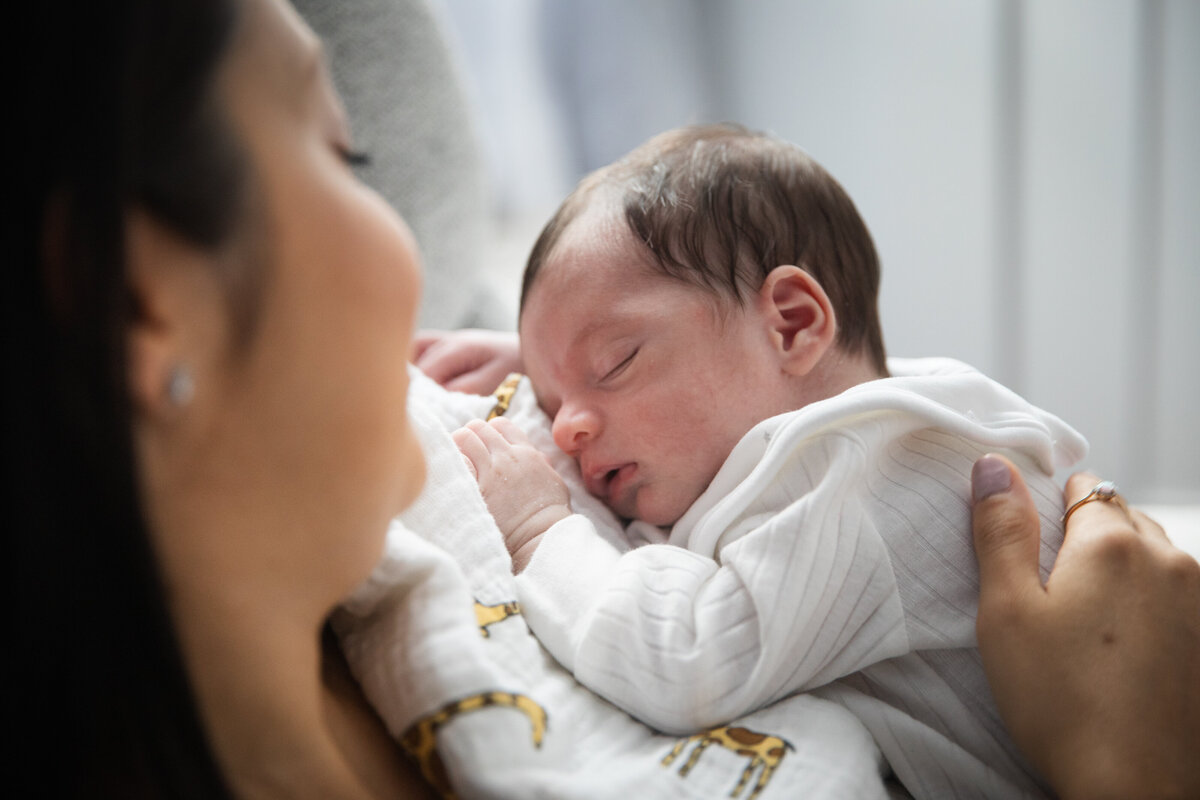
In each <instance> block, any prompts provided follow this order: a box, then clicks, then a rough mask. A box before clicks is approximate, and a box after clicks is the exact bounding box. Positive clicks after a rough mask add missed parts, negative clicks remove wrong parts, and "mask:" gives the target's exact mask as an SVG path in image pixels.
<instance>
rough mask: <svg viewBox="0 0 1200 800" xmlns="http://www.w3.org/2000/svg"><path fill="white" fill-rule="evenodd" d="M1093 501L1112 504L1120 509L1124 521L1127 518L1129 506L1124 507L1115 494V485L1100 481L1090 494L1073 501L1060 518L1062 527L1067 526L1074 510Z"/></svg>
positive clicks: (1123, 503) (1118, 495) (1122, 501)
mask: <svg viewBox="0 0 1200 800" xmlns="http://www.w3.org/2000/svg"><path fill="white" fill-rule="evenodd" d="M1093 500H1102V501H1104V502H1105V503H1113V504H1114V505H1116V506H1117V508H1119V509H1121V512H1122V513H1123V514H1124V515H1125V517H1126V519H1128V518H1129V506H1127V505H1125V501H1124V500H1122V499H1121V495H1120V494H1118V493H1117V485H1116V484H1115V483H1113V482H1112V481H1100V482H1099V483H1097V484H1096V485H1095V486H1093V487H1092V490H1091V491H1090V492H1088V493H1087V494H1085V495H1084V496H1083V497H1082V498H1081V499H1079V500H1077V501H1075V502H1074V503H1073V504H1072V505H1071V507H1070V508H1068V509H1067V511H1066V513H1065V514H1063V517H1062V522H1063V525H1066V524H1067V520H1068V519H1070V518H1071V515H1072V514H1074V513H1075V509H1077V508H1079V507H1080V506H1081V505H1083V504H1084V503H1090V502H1092V501H1093Z"/></svg>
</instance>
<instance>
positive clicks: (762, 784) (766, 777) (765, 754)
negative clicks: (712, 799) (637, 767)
mask: <svg viewBox="0 0 1200 800" xmlns="http://www.w3.org/2000/svg"><path fill="white" fill-rule="evenodd" d="M691 742H695V747H693V748H692V752H691V755H689V756H688V759H687V761H686V762H685V763H684V765H683V766H682V767H680V769H679V777H681V778H686V777H687V774H688V773H689V772H691V771H692V767H694V766H696V762H697V761H699V760H700V756H701V755H702V754H703V753H704V751H705V750H706V749H707V748H708V747H709V745H714V744H715V745H718V746H720V747H723V748H725V749H726V750H732V751H733V752H734V753H737V754H738V755H739V756H745V757H747V758H749V759H750V763H749V764H747V765H746V769H744V770H743V771H742V777H741V779H740V780H738V783H737V786H735V787H734V788H733V791H732V792H730V794H729V796H730V797H737V796H739V795H740V794H741V793H742V789H744V788H745V787H746V785H747V784H748V783H749V782H750V778H751V776H753V775H754V771H755V770H756V769H758V768H759V767H762V772H761V773H759V776H758V783H756V784H755V785H754V789H753V791H751V792H750V795H749V797H748V798H747V800H754V798H756V797H758V795H759V793H761V792H762V790H763V789H765V788H766V786H767V782H768V781H770V780H771V775H772V773H774V772H775V770H776V768H778V767H779V764H780V762H781V761H783V757H784V756H785V755H787V751H788V750H794V749H795V748H794V747H792V745H791V743H789V742H788V741H786V740H784V739H781V738H779V737H778V736H769V735H767V734H765V733H759V732H757V731H752V730H750V729H749V728H740V727H732V726H728V727H723V728H713V729H712V730H708V731H703V732H701V733H697V734H695V735H693V736H689V737H687V738H686V739H680V740H679V742H678V743H677V744H676V745H675V747H674V749H672V750H671V752H670V753H668V754H667V756H666V757H665V758H664V759H663V760H662V765H663V766H664V767H667V766H670V765H671V764H672V763H673V762H674V761H675V759H676V758H678V757H679V756H680V755H681V754H682V753H683V751H684V749H685V748H687V746H688V744H689V743H691Z"/></svg>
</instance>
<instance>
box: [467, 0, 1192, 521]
mask: <svg viewBox="0 0 1200 800" xmlns="http://www.w3.org/2000/svg"><path fill="white" fill-rule="evenodd" d="M444 3H445V10H446V12H447V15H448V18H449V19H450V20H451V21H452V23H453V25H454V28H455V30H456V33H457V35H458V37H459V39H460V40H461V43H462V44H463V45H464V51H465V55H466V59H467V63H468V66H469V67H470V72H471V75H472V76H473V81H474V85H475V96H476V98H477V100H478V102H479V106H480V110H481V118H482V121H483V124H482V126H481V127H482V128H483V130H484V131H485V134H486V136H487V139H488V148H489V155H490V158H491V163H492V165H493V174H494V178H495V181H494V182H495V186H496V189H497V203H496V209H497V215H498V217H499V218H500V219H501V220H502V221H503V222H504V223H505V224H506V226H507V227H506V230H507V231H508V236H507V238H506V239H505V240H504V243H507V245H508V246H509V247H510V249H509V250H508V251H503V250H502V251H499V252H500V253H501V258H500V260H501V261H503V262H504V263H505V264H507V265H508V266H507V267H506V268H507V269H510V270H512V271H514V272H515V271H517V270H519V268H520V260H521V259H522V258H523V256H524V253H525V251H526V250H527V248H528V246H529V244H530V243H531V241H532V237H533V235H535V234H536V230H537V227H538V226H539V225H540V223H541V222H542V221H544V219H545V217H546V216H547V215H548V214H549V213H550V211H552V209H553V208H554V206H555V205H556V204H557V202H558V201H559V200H560V199H561V197H562V195H564V194H565V193H566V191H567V190H568V189H569V188H570V185H571V184H573V182H574V180H575V179H577V177H578V176H580V175H581V174H582V173H583V172H584V171H586V170H588V169H591V168H594V167H596V166H599V165H600V164H603V163H605V162H607V161H609V160H611V159H612V158H614V157H616V156H618V155H620V154H622V153H624V152H625V151H627V150H628V149H630V148H632V147H633V146H635V145H636V144H638V143H639V142H641V141H642V140H643V139H645V138H647V137H648V136H650V135H651V134H653V133H657V132H658V131H660V130H663V129H665V128H668V127H672V126H675V125H679V124H684V123H688V122H697V121H707V120H718V119H733V120H737V121H739V122H742V123H745V124H747V125H749V126H751V127H755V128H760V129H766V130H770V131H772V132H774V133H776V134H778V135H780V136H782V137H784V138H786V139H788V140H790V141H793V142H796V143H797V144H800V145H801V146H803V147H804V148H805V149H807V150H808V151H809V152H811V153H812V154H813V155H814V156H815V157H816V158H817V159H818V160H820V161H821V162H822V163H823V164H824V165H825V166H826V167H827V168H828V169H829V170H830V171H831V172H832V173H833V174H834V175H835V176H837V177H838V178H839V180H841V182H842V183H843V184H844V185H845V186H846V188H847V189H848V191H849V192H850V194H851V196H853V197H854V198H855V200H856V202H857V203H858V206H859V210H860V211H861V212H862V214H863V216H864V217H865V219H866V220H867V223H868V225H869V226H870V228H871V230H872V232H873V234H874V236H875V240H876V245H877V247H878V249H879V252H880V255H881V258H882V260H883V276H884V277H883V290H882V297H881V305H882V315H883V324H884V332H885V339H886V342H887V345H888V350H889V352H890V353H891V354H893V355H904V356H919V355H949V356H954V357H957V358H961V359H963V360H965V361H968V362H970V363H972V364H974V365H976V366H978V367H979V368H981V369H982V370H984V371H985V372H988V373H989V374H991V375H993V376H994V377H996V378H998V379H1000V380H1001V381H1003V382H1005V383H1007V384H1008V385H1010V386H1011V387H1013V388H1014V389H1016V390H1017V391H1019V392H1021V393H1022V394H1024V395H1025V396H1027V397H1028V398H1029V399H1030V400H1032V401H1033V402H1035V403H1037V404H1039V405H1042V406H1044V407H1045V408H1048V409H1050V410H1051V411H1054V412H1056V413H1058V414H1060V415H1061V416H1062V417H1064V418H1065V419H1067V420H1068V421H1069V422H1071V423H1072V424H1074V425H1075V426H1076V427H1078V428H1079V429H1080V430H1081V431H1082V432H1083V433H1084V434H1085V435H1087V436H1088V438H1089V439H1090V440H1091V442H1092V446H1093V450H1092V455H1091V457H1090V458H1089V460H1088V465H1089V466H1090V467H1091V468H1093V469H1094V470H1096V471H1097V472H1099V473H1101V474H1103V475H1104V476H1106V477H1111V478H1114V479H1115V480H1117V481H1118V482H1119V483H1121V485H1122V487H1123V489H1124V490H1125V492H1126V494H1128V495H1130V496H1131V497H1133V498H1134V499H1135V500H1136V501H1137V502H1141V503H1163V502H1189V503H1200V410H1198V407H1200V319H1198V318H1200V2H1194V1H1193V0H1038V1H1037V2H1033V1H1032V0H1029V1H1026V2H1021V1H1020V0H977V1H976V2H966V1H965V0H922V1H921V2H917V0H907V1H905V2H882V1H881V0H880V1H877V0H836V1H834V0H829V1H828V2H818V1H817V0H742V2H738V1H737V0H699V1H697V2H687V1H686V0H502V1H501V0H444ZM505 274H507V273H505Z"/></svg>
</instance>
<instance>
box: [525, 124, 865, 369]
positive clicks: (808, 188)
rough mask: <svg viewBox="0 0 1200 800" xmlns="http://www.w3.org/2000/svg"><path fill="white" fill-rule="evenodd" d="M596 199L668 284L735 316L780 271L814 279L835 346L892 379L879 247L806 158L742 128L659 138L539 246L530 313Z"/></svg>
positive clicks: (582, 200) (562, 211) (607, 171)
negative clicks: (833, 326) (718, 300)
mask: <svg viewBox="0 0 1200 800" xmlns="http://www.w3.org/2000/svg"><path fill="white" fill-rule="evenodd" d="M609 192H612V193H613V194H611V195H609V194H608V193H609ZM600 193H603V194H604V195H606V196H609V197H612V196H615V197H616V198H617V203H618V207H620V208H621V209H622V210H623V212H624V217H625V222H626V224H627V225H628V226H629V230H630V231H631V232H632V233H633V235H634V237H635V238H636V239H637V240H638V241H639V242H641V243H642V244H643V245H644V246H645V247H646V249H647V250H648V251H649V253H650V255H651V257H652V262H653V264H655V265H656V266H657V267H658V268H659V269H660V270H661V271H662V272H663V273H664V274H665V275H668V276H670V277H673V278H677V279H679V280H681V281H684V282H686V283H690V284H693V285H696V286H699V287H701V288H704V289H706V290H709V291H711V292H712V293H713V294H714V295H717V296H719V297H723V298H730V299H732V300H733V301H734V302H736V303H737V304H738V305H741V304H743V303H744V302H745V300H746V298H747V297H748V296H753V294H754V293H755V292H757V291H758V289H759V287H760V286H761V285H762V282H763V280H764V279H765V278H766V277H767V275H768V273H770V271H771V270H773V269H774V268H775V267H777V266H780V265H784V264H793V265H795V266H798V267H801V268H802V269H804V270H806V271H807V272H808V273H809V274H811V275H812V276H813V277H814V278H816V279H817V281H818V282H820V284H821V286H822V288H824V290H825V292H826V294H828V295H829V300H830V302H831V303H832V304H833V310H834V314H835V315H836V316H837V321H838V339H837V341H838V345H839V346H841V347H842V348H843V349H844V350H846V351H848V352H851V353H861V352H863V351H865V352H866V353H867V354H868V356H869V357H870V359H871V362H872V364H873V366H874V367H875V369H876V370H878V371H879V373H880V374H886V372H887V367H886V364H885V358H886V354H885V352H884V347H883V334H882V332H881V330H880V325H879V311H878V308H877V299H878V296H879V257H878V256H877V255H876V253H875V244H874V243H873V242H872V240H871V234H870V232H869V231H868V230H867V226H866V224H865V223H864V222H863V220H862V217H860V216H859V214H858V210H857V209H856V208H855V207H854V203H853V201H851V199H850V196H849V195H848V194H847V193H846V191H845V189H843V188H842V187H841V185H840V184H839V183H838V182H837V181H836V180H834V179H833V176H831V175H830V174H829V173H828V172H826V171H825V169H824V168H822V167H821V165H820V164H818V163H817V162H816V161H815V160H814V159H813V158H812V157H811V156H809V155H808V154H807V153H805V152H804V151H803V150H801V149H800V148H799V147H796V146H795V145H792V144H789V143H788V142H785V141H783V140H781V139H778V138H776V137H774V136H770V135H767V134H764V133H758V132H756V131H751V130H748V129H746V128H744V127H742V126H740V125H733V124H720V125H696V126H689V127H685V128H678V129H676V130H672V131H668V132H666V133H662V134H659V135H658V136H655V137H654V138H652V139H650V140H649V141H647V142H646V143H645V144H643V145H641V146H640V147H638V148H637V149H635V150H634V151H633V152H631V153H629V155H627V156H625V157H624V158H622V159H620V160H619V161H616V162H614V163H612V164H610V165H609V166H607V167H603V168H602V169H599V170H597V171H596V172H593V173H592V174H590V175H588V176H587V177H586V178H584V179H583V180H582V181H581V182H580V183H579V185H578V186H577V187H576V188H575V191H573V192H572V193H571V194H570V195H569V196H568V197H567V199H566V200H564V201H563V204H562V205H561V206H559V208H558V211H557V212H555V214H554V216H553V217H552V218H551V219H550V221H549V222H548V223H547V224H546V227H545V228H543V229H542V233H541V235H540V236H539V237H538V240H537V242H536V243H535V244H534V247H533V251H532V252H531V253H530V255H529V262H528V264H527V265H526V268H525V276H524V279H523V281H522V287H521V308H522V309H524V306H525V300H526V298H527V297H528V295H529V291H530V289H531V288H532V286H533V284H534V282H535V281H536V280H537V277H538V274H539V272H540V271H541V269H542V267H543V266H544V264H545V262H546V260H547V259H548V258H549V256H550V254H551V251H553V250H554V247H555V245H556V244H557V243H558V241H559V239H560V238H561V236H562V234H563V231H565V230H566V229H567V227H568V226H570V224H571V223H572V222H573V221H574V220H575V219H576V218H578V217H579V215H580V214H581V213H582V212H583V210H584V209H585V208H587V207H588V205H589V203H591V202H592V201H593V200H595V199H596V197H597V195H598V194H600Z"/></svg>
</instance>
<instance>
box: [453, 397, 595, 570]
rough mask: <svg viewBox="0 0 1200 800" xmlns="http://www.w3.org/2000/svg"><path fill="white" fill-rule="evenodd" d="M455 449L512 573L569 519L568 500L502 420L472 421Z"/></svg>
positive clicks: (540, 459)
mask: <svg viewBox="0 0 1200 800" xmlns="http://www.w3.org/2000/svg"><path fill="white" fill-rule="evenodd" d="M453 439H454V443H455V444H457V445H458V449H459V450H461V451H462V454H463V456H465V457H466V459H467V465H468V466H469V467H470V468H471V471H472V472H474V473H475V478H476V480H478V481H479V491H480V492H481V493H482V494H483V499H484V502H486V503H487V507H488V511H490V512H491V514H492V518H493V519H495V520H496V527H498V528H499V529H500V532H501V533H502V534H504V544H505V546H506V547H507V548H508V552H509V554H510V555H511V556H512V559H513V571H514V572H520V571H521V570H523V569H524V568H525V565H526V564H528V563H529V559H530V558H531V557H532V556H533V551H534V550H536V549H537V546H538V543H539V542H540V541H541V538H542V534H543V533H545V532H546V531H547V530H549V529H550V526H552V525H553V524H554V523H556V522H558V521H560V520H563V519H566V518H567V517H568V516H570V514H571V495H570V493H569V492H568V491H567V485H566V484H565V483H563V481H562V478H560V477H558V474H557V473H555V471H554V469H553V468H552V467H551V466H550V462H548V461H547V460H546V457H545V456H543V455H542V454H541V452H539V451H538V449H537V448H535V447H534V446H533V444H531V443H530V441H529V439H528V438H526V436H525V434H524V433H523V432H522V431H521V429H520V428H518V427H517V426H516V425H514V424H513V423H512V421H511V420H509V419H506V418H504V417H497V418H496V419H494V420H492V421H491V422H484V421H483V420H472V421H471V422H468V423H467V424H466V426H465V427H462V428H459V429H458V430H457V431H455V432H454V434H453Z"/></svg>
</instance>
